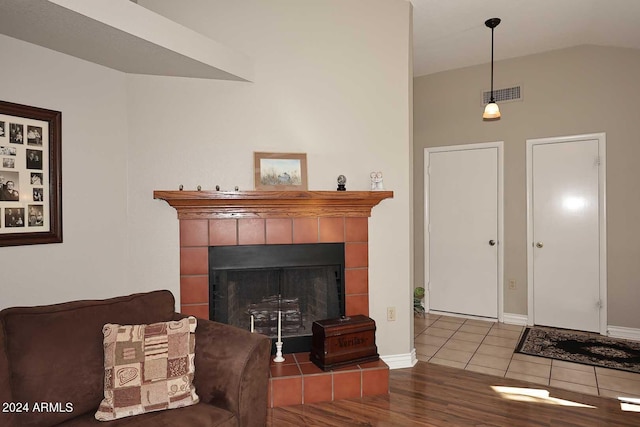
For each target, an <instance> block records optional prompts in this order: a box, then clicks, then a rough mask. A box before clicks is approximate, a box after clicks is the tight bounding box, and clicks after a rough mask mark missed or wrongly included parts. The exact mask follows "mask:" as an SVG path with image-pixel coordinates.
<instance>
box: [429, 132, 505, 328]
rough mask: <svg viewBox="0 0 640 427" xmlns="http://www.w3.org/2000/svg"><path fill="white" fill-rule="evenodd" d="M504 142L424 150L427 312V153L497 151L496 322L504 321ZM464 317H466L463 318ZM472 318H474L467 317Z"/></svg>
mask: <svg viewBox="0 0 640 427" xmlns="http://www.w3.org/2000/svg"><path fill="white" fill-rule="evenodd" d="M503 146H504V142H503V141H496V142H482V143H477V144H463V145H449V146H442V147H428V148H425V149H424V276H425V277H424V279H425V284H424V288H425V291H426V292H425V297H424V298H425V308H426V309H427V310H429V281H430V280H429V230H428V226H429V223H430V221H429V194H428V189H429V173H428V171H429V153H437V152H443V151H462V150H477V149H483V148H497V149H498V225H497V227H498V272H497V277H498V321H499V322H502V321H503V320H504V244H503V242H504V178H503V177H504V148H503ZM465 317H466V316H465ZM468 317H474V316H468Z"/></svg>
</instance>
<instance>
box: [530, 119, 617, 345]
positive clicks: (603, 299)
mask: <svg viewBox="0 0 640 427" xmlns="http://www.w3.org/2000/svg"><path fill="white" fill-rule="evenodd" d="M594 139H597V140H598V157H599V161H600V165H599V168H598V187H599V188H598V203H599V206H598V215H599V229H600V230H599V231H600V235H599V240H600V277H599V280H600V303H601V307H600V334H602V335H606V334H607V218H606V214H607V209H606V207H607V204H606V194H607V185H606V177H607V171H606V164H607V162H606V152H607V150H606V143H607V138H606V134H605V133H604V132H602V133H589V134H584V135H571V136H561V137H551V138H538V139H527V299H528V304H527V312H528V315H527V324H528V325H530V326H533V325H534V322H535V319H534V312H533V291H534V289H533V252H534V251H533V244H534V242H533V218H532V212H531V210H532V208H533V188H532V186H533V147H534V145H539V144H557V143H562V142H576V141H582V140H594Z"/></svg>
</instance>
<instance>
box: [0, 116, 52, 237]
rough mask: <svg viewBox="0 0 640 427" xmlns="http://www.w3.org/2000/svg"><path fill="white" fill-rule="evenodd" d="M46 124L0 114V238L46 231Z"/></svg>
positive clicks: (47, 167) (47, 166)
mask: <svg viewBox="0 0 640 427" xmlns="http://www.w3.org/2000/svg"><path fill="white" fill-rule="evenodd" d="M47 138H48V123H47V122H44V121H39V120H33V119H28V118H24V117H16V116H11V115H5V114H0V162H1V163H0V235H2V234H12V233H22V232H37V231H48V230H46V229H47V228H48V226H49V225H48V219H47V218H48V206H47V204H46V203H45V201H46V200H48V182H47V181H48V173H47V171H48V169H49V165H48V146H49V145H48V141H47Z"/></svg>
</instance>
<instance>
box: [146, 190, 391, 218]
mask: <svg viewBox="0 0 640 427" xmlns="http://www.w3.org/2000/svg"><path fill="white" fill-rule="evenodd" d="M153 198H154V199H161V200H165V201H166V202H167V203H169V205H171V206H173V207H174V208H175V209H176V210H177V211H178V219H223V218H286V217H328V216H353V217H364V216H366V217H369V216H371V209H372V208H373V207H374V206H376V205H377V204H378V203H380V202H381V201H382V200H384V199H390V198H393V191H154V192H153Z"/></svg>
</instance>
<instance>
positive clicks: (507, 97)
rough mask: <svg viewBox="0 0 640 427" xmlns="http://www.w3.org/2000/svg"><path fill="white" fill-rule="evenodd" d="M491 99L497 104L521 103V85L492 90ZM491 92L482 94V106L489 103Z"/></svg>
mask: <svg viewBox="0 0 640 427" xmlns="http://www.w3.org/2000/svg"><path fill="white" fill-rule="evenodd" d="M493 98H494V99H495V101H496V102H497V103H504V102H514V101H522V85H518V86H513V87H505V88H502V89H494V90H493ZM490 99H491V91H490V90H486V91H484V92H482V105H486V104H488V103H489V100H490Z"/></svg>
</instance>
